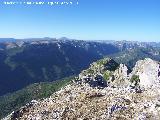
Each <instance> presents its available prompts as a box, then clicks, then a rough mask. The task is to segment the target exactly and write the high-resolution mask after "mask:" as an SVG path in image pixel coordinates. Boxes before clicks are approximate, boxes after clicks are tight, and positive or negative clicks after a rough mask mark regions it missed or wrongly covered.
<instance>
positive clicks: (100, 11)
mask: <svg viewBox="0 0 160 120" xmlns="http://www.w3.org/2000/svg"><path fill="white" fill-rule="evenodd" d="M8 1H9V0H8ZM12 1H14V0H12ZM23 1H24V0H23ZM29 1H33V0H29ZM34 1H35V0H34ZM39 1H40V0H39ZM41 1H46V0H41ZM50 1H58V0H50ZM61 1H63V0H61ZM65 1H66V0H65ZM71 1H78V2H79V4H78V5H68V6H67V5H61V6H60V5H54V6H49V5H42V6H41V5H31V6H29V5H3V4H2V2H1V4H0V37H1V38H4V37H5V38H7V37H9V38H11V37H12V38H13V37H14V38H34V37H38V38H39V37H56V38H59V37H62V36H65V37H68V38H75V39H86V40H91V39H92V40H136V41H137V40H138V41H160V7H159V6H160V0H71Z"/></svg>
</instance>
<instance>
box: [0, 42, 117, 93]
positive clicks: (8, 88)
mask: <svg viewBox="0 0 160 120" xmlns="http://www.w3.org/2000/svg"><path fill="white" fill-rule="evenodd" d="M117 52H119V49H118V47H116V46H114V45H111V44H104V43H98V42H87V41H82V40H81V41H79V40H65V39H61V40H56V39H53V40H48V39H47V40H41V39H40V40H35V41H34V40H33V41H16V42H3V43H0V68H1V69H0V95H4V94H6V93H9V92H13V91H16V90H19V89H22V88H23V87H25V86H27V85H29V84H32V83H38V82H46V81H54V80H58V79H62V78H64V77H68V76H71V75H76V74H78V73H79V72H80V71H81V70H82V69H84V68H86V67H87V66H88V65H89V64H90V63H91V62H93V61H95V60H98V59H100V58H103V56H105V55H109V54H113V53H117Z"/></svg>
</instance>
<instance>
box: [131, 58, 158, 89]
mask: <svg viewBox="0 0 160 120" xmlns="http://www.w3.org/2000/svg"><path fill="white" fill-rule="evenodd" d="M132 74H136V75H138V76H139V79H140V83H139V84H140V85H141V86H143V87H151V86H153V85H156V84H157V83H159V81H160V75H159V74H160V63H159V62H157V61H153V60H152V59H150V58H146V59H144V60H140V61H138V62H137V63H136V65H135V67H134V68H133V72H132Z"/></svg>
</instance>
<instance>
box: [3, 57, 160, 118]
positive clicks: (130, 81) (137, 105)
mask: <svg viewBox="0 0 160 120" xmlns="http://www.w3.org/2000/svg"><path fill="white" fill-rule="evenodd" d="M159 66H160V65H159V63H158V62H156V61H153V60H151V59H144V60H140V61H138V62H137V63H136V66H135V67H134V68H133V71H132V72H131V73H129V72H128V68H127V67H126V66H125V65H123V64H121V65H118V64H117V63H116V62H115V61H114V60H112V59H103V60H100V61H97V62H94V63H93V64H91V65H90V67H89V68H88V69H87V70H84V71H82V72H81V73H80V75H79V76H78V77H76V78H75V79H74V80H73V82H72V83H71V84H69V85H67V86H65V87H64V88H62V89H61V90H60V91H58V92H56V93H54V94H53V95H52V96H50V97H49V98H46V99H43V100H38V101H35V100H33V101H31V102H30V103H28V104H27V105H26V106H24V107H22V108H21V109H19V110H18V111H14V112H13V113H12V114H10V115H9V116H8V117H6V118H5V119H22V120H23V119H27V120H30V119H33V120H42V119H44V120H51V119H53V120H61V119H85V120H87V119H88V120H90V119H95V120H96V119H102V120H107V119H114V120H115V119H117V120H125V119H127V120H132V119H135V120H139V119H154V120H159V119H160V97H159V96H160V83H159V80H160V77H159V74H160V73H159Z"/></svg>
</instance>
